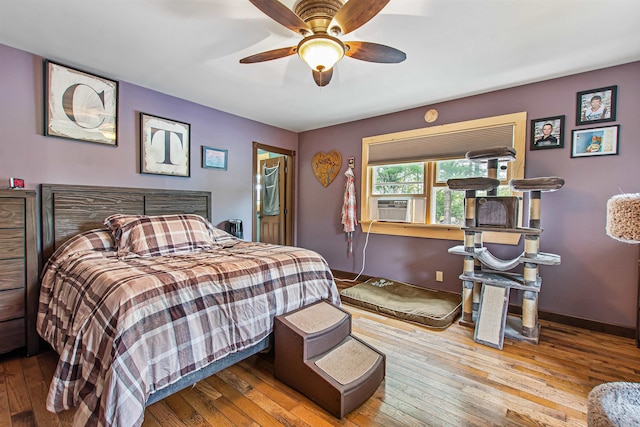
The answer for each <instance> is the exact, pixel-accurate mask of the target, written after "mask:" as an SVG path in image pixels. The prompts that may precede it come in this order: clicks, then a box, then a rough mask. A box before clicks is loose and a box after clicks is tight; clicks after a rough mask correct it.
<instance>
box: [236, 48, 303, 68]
mask: <svg viewBox="0 0 640 427" xmlns="http://www.w3.org/2000/svg"><path fill="white" fill-rule="evenodd" d="M296 51H297V47H296V46H291V47H283V48H280V49H274V50H268V51H266V52H260V53H256V54H255V55H251V56H247V57H246V58H242V59H241V60H240V63H241V64H254V63H256V62H264V61H271V60H272V59H279V58H284V57H286V56H289V55H293V54H294V53H296Z"/></svg>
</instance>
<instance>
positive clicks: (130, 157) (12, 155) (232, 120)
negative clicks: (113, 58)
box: [0, 45, 298, 236]
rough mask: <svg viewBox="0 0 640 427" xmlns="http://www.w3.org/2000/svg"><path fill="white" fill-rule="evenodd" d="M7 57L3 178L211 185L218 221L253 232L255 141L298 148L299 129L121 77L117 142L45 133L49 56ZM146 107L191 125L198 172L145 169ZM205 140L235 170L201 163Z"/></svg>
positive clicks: (0, 89)
mask: <svg viewBox="0 0 640 427" xmlns="http://www.w3.org/2000/svg"><path fill="white" fill-rule="evenodd" d="M0 64H2V66H0V94H1V96H0V130H1V131H2V140H0V183H7V184H8V179H9V177H21V178H24V179H25V180H26V183H27V187H28V188H37V186H38V184H41V183H55V184H84V185H107V186H123V187H142V188H167V189H188V190H204V191H211V192H212V194H213V206H212V219H213V223H214V224H219V223H220V222H222V221H224V220H225V219H228V218H239V219H242V220H243V221H244V233H245V236H251V231H252V230H251V210H252V202H251V198H252V193H251V177H252V172H251V156H252V150H253V149H252V143H253V141H257V142H260V143H262V144H267V145H273V146H277V147H281V148H285V149H289V150H297V144H298V136H297V134H296V133H294V132H289V131H285V130H282V129H278V128H274V127H272V126H268V125H264V124H261V123H258V122H255V121H251V120H247V119H244V118H241V117H238V116H234V115H231V114H227V113H223V112H221V111H218V110H214V109H211V108H208V107H204V106H202V105H198V104H194V103H192V102H188V101H185V100H181V99H178V98H174V97H171V96H169V95H164V94H161V93H158V92H154V91H151V90H149V89H145V88H142V87H139V86H135V85H132V84H129V83H126V82H120V91H119V95H120V96H119V104H118V109H119V113H118V114H119V118H118V127H119V128H118V146H117V147H112V146H105V145H101V144H94V143H88V142H80V141H73V140H67V139H61V138H53V137H45V136H43V124H42V121H43V120H42V114H43V113H42V108H43V107H42V105H43V101H42V97H43V95H42V92H43V89H42V84H43V83H42V81H43V79H42V74H43V72H42V69H43V65H42V58H40V57H38V56H34V55H32V54H30V53H27V52H24V51H20V50H16V49H13V48H10V47H7V46H3V45H0ZM100 74H103V75H104V74H105V73H100ZM140 112H144V113H148V114H152V115H156V116H161V117H167V118H171V119H175V120H178V121H182V122H186V123H190V124H191V177H189V178H184V177H182V178H181V177H169V176H161V175H146V174H144V175H143V174H140V173H139V172H138V170H139V163H140V160H139V159H140V157H139V152H140V149H139V134H140V126H139V113H140ZM202 145H206V146H210V147H215V148H222V149H226V150H228V151H229V152H228V155H229V157H228V170H227V171H220V170H214V169H203V168H201V166H200V165H201V154H200V150H201V148H200V147H201V146H202ZM0 185H1V184H0Z"/></svg>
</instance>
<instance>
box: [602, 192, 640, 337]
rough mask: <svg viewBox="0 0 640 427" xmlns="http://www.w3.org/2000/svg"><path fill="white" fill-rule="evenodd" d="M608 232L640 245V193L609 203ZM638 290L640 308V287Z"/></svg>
mask: <svg viewBox="0 0 640 427" xmlns="http://www.w3.org/2000/svg"><path fill="white" fill-rule="evenodd" d="M606 232H607V235H608V236H609V237H611V238H612V239H615V240H618V241H620V242H623V243H635V244H638V243H640V193H630V194H618V195H616V196H613V197H611V198H610V199H609V200H608V201H607V225H606ZM639 276H640V273H639ZM639 279H640V277H639ZM638 289H639V293H638V295H637V298H638V307H639V308H640V285H638ZM636 347H638V348H640V316H638V317H636Z"/></svg>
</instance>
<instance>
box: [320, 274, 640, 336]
mask: <svg viewBox="0 0 640 427" xmlns="http://www.w3.org/2000/svg"><path fill="white" fill-rule="evenodd" d="M332 272H333V275H334V277H336V278H340V279H349V280H352V279H354V278H355V277H356V276H357V274H355V273H350V272H347V271H340V270H332ZM372 278H373V277H372V276H366V275H364V274H363V275H360V277H359V278H358V280H362V281H363V282H364V281H365V280H369V279H372ZM509 313H510V314H515V315H519V316H521V315H522V307H520V306H517V305H509ZM538 318H539V319H542V320H548V321H549V322H555V323H560V324H562V325H567V326H574V327H576V328H582V329H586V330H588V331H594V332H602V333H605V334H609V335H617V336H620V337H624V338H635V337H636V330H635V328H628V327H625V326H618V325H611V324H609V323H602V322H596V321H594V320H587V319H582V318H580V317H572V316H565V315H564V314H557V313H549V312H546V311H540V310H539V311H538Z"/></svg>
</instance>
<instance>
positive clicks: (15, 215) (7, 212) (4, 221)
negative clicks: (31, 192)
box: [0, 199, 24, 228]
mask: <svg viewBox="0 0 640 427" xmlns="http://www.w3.org/2000/svg"><path fill="white" fill-rule="evenodd" d="M22 227H24V200H23V199H3V200H2V201H1V202H0V228H22Z"/></svg>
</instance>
